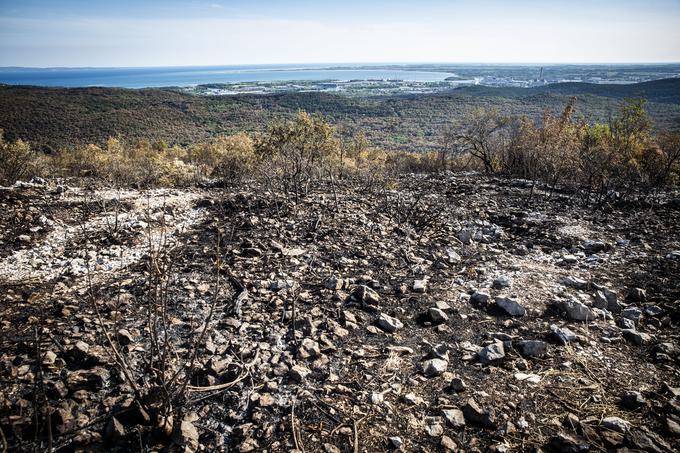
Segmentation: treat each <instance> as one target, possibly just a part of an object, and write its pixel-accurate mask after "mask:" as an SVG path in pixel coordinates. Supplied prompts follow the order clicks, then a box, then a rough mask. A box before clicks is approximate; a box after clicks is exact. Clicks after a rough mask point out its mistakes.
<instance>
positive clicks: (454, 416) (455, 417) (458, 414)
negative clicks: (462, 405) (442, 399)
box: [442, 409, 465, 428]
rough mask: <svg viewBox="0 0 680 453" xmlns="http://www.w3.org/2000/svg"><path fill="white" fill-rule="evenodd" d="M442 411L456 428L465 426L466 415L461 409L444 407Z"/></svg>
mask: <svg viewBox="0 0 680 453" xmlns="http://www.w3.org/2000/svg"><path fill="white" fill-rule="evenodd" d="M442 412H443V413H444V418H445V419H446V421H447V423H448V424H449V425H451V426H453V427H454V428H462V427H463V426H465V416H464V415H463V411H461V410H460V409H443V410H442Z"/></svg>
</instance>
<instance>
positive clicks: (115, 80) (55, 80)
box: [0, 65, 454, 88]
mask: <svg viewBox="0 0 680 453" xmlns="http://www.w3.org/2000/svg"><path fill="white" fill-rule="evenodd" d="M452 75H454V74H452V73H447V72H435V71H423V70H410V69H406V68H404V69H392V68H390V69H357V68H352V67H347V68H343V67H338V66H337V65H336V66H333V67H326V68H324V67H319V66H308V65H294V66H291V65H285V66H284V65H250V66H185V67H153V68H40V69H37V68H14V67H7V68H0V83H4V84H9V85H38V86H49V87H89V86H103V87H121V88H145V87H167V86H179V87H187V86H195V85H204V84H210V83H239V82H277V81H281V82H285V81H293V80H304V81H326V80H328V81H346V80H403V81H409V82H437V81H443V80H444V79H446V78H447V77H450V76H452Z"/></svg>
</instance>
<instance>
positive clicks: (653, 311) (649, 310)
mask: <svg viewBox="0 0 680 453" xmlns="http://www.w3.org/2000/svg"><path fill="white" fill-rule="evenodd" d="M645 313H646V314H647V316H651V317H656V316H659V315H661V314H663V308H661V307H659V306H658V305H650V306H649V307H646V308H645Z"/></svg>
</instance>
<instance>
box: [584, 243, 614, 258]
mask: <svg viewBox="0 0 680 453" xmlns="http://www.w3.org/2000/svg"><path fill="white" fill-rule="evenodd" d="M583 248H584V249H585V250H586V253H588V254H589V255H591V254H593V253H600V252H603V251H605V250H607V248H608V246H607V244H606V243H604V242H602V241H594V240H592V239H586V240H585V241H583Z"/></svg>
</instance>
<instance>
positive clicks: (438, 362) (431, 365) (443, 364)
mask: <svg viewBox="0 0 680 453" xmlns="http://www.w3.org/2000/svg"><path fill="white" fill-rule="evenodd" d="M448 366H449V362H447V361H446V360H444V359H430V360H426V361H425V362H423V374H425V376H427V377H435V376H439V375H440V374H442V373H443V372H445V371H446V369H447V368H448Z"/></svg>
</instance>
